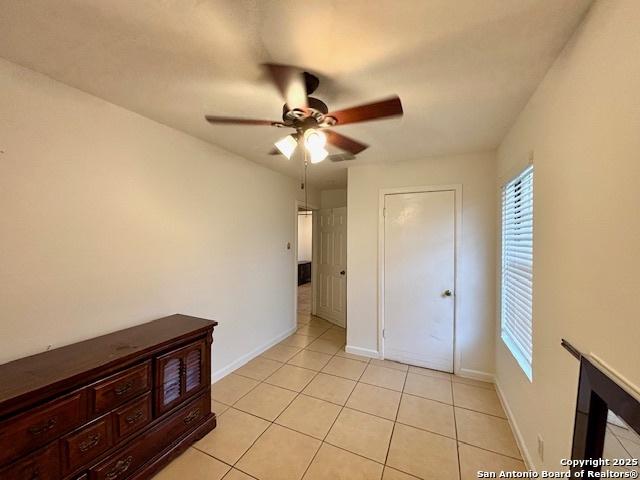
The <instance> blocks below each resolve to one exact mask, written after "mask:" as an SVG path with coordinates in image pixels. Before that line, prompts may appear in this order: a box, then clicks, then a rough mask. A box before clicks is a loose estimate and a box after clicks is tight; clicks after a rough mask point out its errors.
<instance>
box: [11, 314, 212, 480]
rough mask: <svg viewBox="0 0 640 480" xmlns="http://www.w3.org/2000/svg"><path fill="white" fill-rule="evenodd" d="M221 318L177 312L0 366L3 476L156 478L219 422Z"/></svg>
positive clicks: (15, 479) (23, 479) (21, 479)
mask: <svg viewBox="0 0 640 480" xmlns="http://www.w3.org/2000/svg"><path fill="white" fill-rule="evenodd" d="M216 325H217V323H216V322H213V321H210V320H205V319H202V318H195V317H188V316H185V315H172V316H170V317H165V318H161V319H159V320H155V321H153V322H149V323H145V324H143V325H139V326H136V327H133V328H128V329H126V330H121V331H118V332H115V333H112V334H109V335H104V336H102V337H97V338H94V339H91V340H87V341H84V342H80V343H76V344H73V345H69V346H67V347H63V348H58V349H56V350H51V351H49V352H46V353H41V354H38V355H34V356H31V357H27V358H23V359H20V360H16V361H13V362H10V363H7V364H4V365H0V479H1V480H58V479H59V480H62V479H64V480H76V479H82V480H123V479H125V478H126V479H135V480H141V479H146V478H150V477H151V476H153V474H154V473H156V472H158V471H159V470H160V469H161V468H162V467H163V466H164V465H166V464H167V463H168V462H169V461H170V460H171V459H173V458H174V457H176V456H177V455H179V454H180V453H181V452H182V451H184V450H185V449H186V448H187V447H188V446H189V445H191V444H192V443H193V442H195V441H196V440H198V439H199V438H201V437H203V436H204V435H205V434H207V433H208V432H209V431H211V430H212V429H213V428H215V426H216V417H215V414H214V413H212V412H211V343H212V334H213V328H214V326H216ZM5 340H6V339H5Z"/></svg>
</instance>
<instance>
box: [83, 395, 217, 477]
mask: <svg viewBox="0 0 640 480" xmlns="http://www.w3.org/2000/svg"><path fill="white" fill-rule="evenodd" d="M210 412H211V400H210V393H209V392H206V393H205V394H203V395H202V396H200V397H198V398H197V399H196V400H194V401H193V402H191V403H190V404H189V405H187V406H185V407H183V408H181V409H179V410H178V411H177V412H176V413H174V414H172V415H171V416H170V417H169V418H167V419H166V420H164V421H163V423H162V424H161V425H159V426H157V428H156V427H153V428H151V429H150V430H149V431H147V432H145V433H143V434H142V435H140V436H139V437H137V438H136V439H135V440H133V441H132V442H131V443H129V444H128V445H127V446H126V447H124V448H123V449H122V450H120V451H119V452H118V453H116V454H114V455H112V456H111V457H110V458H109V460H107V461H105V462H103V463H101V464H100V465H98V466H97V467H94V468H92V469H91V471H90V474H89V478H90V480H123V479H125V478H128V477H129V476H131V475H132V474H133V473H135V472H136V470H137V469H139V468H140V467H142V466H143V465H144V464H145V463H147V462H148V461H149V460H151V459H153V457H155V456H156V455H158V453H159V452H161V451H162V450H163V448H165V447H167V446H168V445H170V444H171V443H173V442H174V441H176V439H178V438H180V437H182V436H183V435H184V434H186V433H187V432H188V431H189V430H192V429H194V428H195V427H197V426H198V425H200V424H201V423H202V421H203V420H204V419H205V418H206V417H208V416H209V414H210Z"/></svg>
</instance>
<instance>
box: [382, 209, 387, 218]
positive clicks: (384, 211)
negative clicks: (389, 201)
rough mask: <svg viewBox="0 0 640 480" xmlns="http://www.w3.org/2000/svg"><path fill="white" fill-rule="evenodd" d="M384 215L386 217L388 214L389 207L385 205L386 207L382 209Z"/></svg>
mask: <svg viewBox="0 0 640 480" xmlns="http://www.w3.org/2000/svg"><path fill="white" fill-rule="evenodd" d="M382 216H383V217H386V216H387V207H384V208H383V209H382Z"/></svg>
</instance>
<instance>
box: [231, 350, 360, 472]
mask: <svg viewBox="0 0 640 480" xmlns="http://www.w3.org/2000/svg"><path fill="white" fill-rule="evenodd" d="M311 343H313V342H311ZM278 345H279V344H278ZM341 348H343V346H341V347H339V348H338V350H337V351H336V352H335V353H334V354H333V355H332V356H331V358H330V359H329V362H330V361H331V359H332V358H333V357H335V356H336V354H337V353H338V352H339V351H340V349H341ZM305 349H306V348H302V350H305ZM302 350H301V351H302ZM298 353H300V352H298ZM298 353H296V355H297V354H298ZM318 353H321V352H318ZM294 356H295V355H294ZM291 358H293V356H292V357H291ZM291 358H289V360H291ZM287 361H288V360H287ZM329 362H327V363H329ZM284 365H288V363H283V364H282V366H280V367H279V368H278V369H277V370H276V371H278V370H280V369H281V368H282V367H284ZM325 365H326V364H325ZM276 371H274V372H273V374H275V373H276ZM232 373H233V372H232ZM273 374H272V375H273ZM319 374H320V371H317V372H316V374H315V375H314V376H313V378H312V379H311V380H310V381H309V382H308V383H307V385H309V383H311V382H313V380H314V379H315V378H316V377H317V376H318V375H319ZM267 378H269V377H267ZM265 380H266V379H265ZM260 383H265V381H264V380H261V381H259V383H258V385H256V386H255V387H254V388H253V389H252V390H254V389H255V388H257V387H258V386H259V385H260ZM267 385H270V384H268V383H267ZM304 388H306V386H305V387H304ZM304 388H303V390H304ZM354 388H355V387H354ZM252 390H251V391H252ZM248 393H250V392H247V394H248ZM296 393H297V394H296V396H295V397H293V399H292V400H291V402H289V403H288V404H287V406H286V407H285V408H284V409H282V411H281V412H280V413H279V414H278V416H276V418H275V419H274V420H273V421H269V420H266V419H263V418H261V417H258V416H257V415H254V416H255V417H257V418H261V419H262V420H265V421H268V422H269V426H268V427H267V428H265V429H264V431H263V432H262V433H261V434H260V435H258V437H257V438H256V439H255V440H254V441H253V443H252V444H251V445H250V446H249V447H248V448H247V449H246V450H245V451H244V453H243V454H242V455H241V456H240V458H238V460H236V462H235V463H234V465H233V467H234V468H237V467H236V465H237V464H238V463H239V462H240V460H242V458H243V457H244V456H245V455H246V454H247V453H248V452H249V450H251V448H253V446H254V445H255V444H256V443H257V442H258V440H259V439H260V438H262V436H263V435H264V433H265V432H266V431H267V430H269V428H271V426H272V425H274V424H275V425H278V426H279V427H281V428H287V427H284V426H283V425H279V424H277V423H275V421H276V420H277V419H278V418H279V417H280V415H282V413H283V412H284V411H285V410H286V409H287V408H289V406H290V405H291V404H292V403H293V402H294V401H295V400H296V399H297V398H298V397H299V396H300V395H302V391H300V392H296ZM247 394H245V395H243V396H242V397H241V398H239V399H238V400H237V401H236V402H235V403H234V405H235V404H236V403H237V402H239V401H240V400H241V399H242V398H244V397H245V396H246V395H247ZM232 407H233V405H232ZM238 410H240V409H238ZM240 411H243V410H240ZM244 413H247V414H248V415H251V414H250V413H248V412H244ZM336 418H337V417H336ZM289 430H292V429H289ZM292 431H296V430H292ZM297 433H300V434H302V435H306V434H303V433H302V432H297ZM327 434H328V432H327ZM307 436H309V437H310V438H314V437H311V435H307ZM325 437H326V436H325ZM316 440H317V439H316ZM322 443H323V442H322V441H320V446H319V447H318V449H317V450H316V452H315V453H314V455H313V458H312V459H311V461H310V462H309V465H307V468H306V469H305V472H304V473H303V475H302V476H303V477H304V475H305V474H306V471H307V470H308V469H309V467H310V466H311V463H312V462H313V460H314V459H315V457H316V455H317V454H318V451H320V447H322ZM237 469H238V470H240V469H239V468H237ZM240 471H242V472H243V473H246V472H244V471H243V470H240ZM301 478H302V477H301Z"/></svg>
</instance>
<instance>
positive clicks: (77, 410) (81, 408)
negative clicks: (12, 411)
mask: <svg viewBox="0 0 640 480" xmlns="http://www.w3.org/2000/svg"><path fill="white" fill-rule="evenodd" d="M84 398H85V397H84V392H76V393H74V394H72V395H69V396H67V397H64V398H61V399H59V400H55V401H53V402H49V403H46V404H44V405H43V406H41V407H38V408H36V409H34V410H31V411H30V412H27V413H24V414H22V415H18V416H17V417H14V418H13V419H11V420H7V421H5V422H2V423H0V443H1V444H2V449H0V465H2V464H4V463H6V462H7V461H9V460H12V459H16V458H18V457H19V456H21V455H23V454H25V453H28V452H31V451H34V450H36V449H37V448H39V447H42V446H43V445H46V444H47V443H49V442H50V441H51V440H54V439H56V438H58V437H60V436H61V435H64V434H65V433H67V432H70V431H71V430H73V429H74V428H76V427H78V426H80V425H81V424H82V422H83V421H84V420H85V418H86V412H85V410H86V408H85V401H84Z"/></svg>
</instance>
